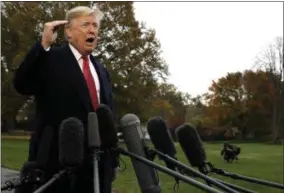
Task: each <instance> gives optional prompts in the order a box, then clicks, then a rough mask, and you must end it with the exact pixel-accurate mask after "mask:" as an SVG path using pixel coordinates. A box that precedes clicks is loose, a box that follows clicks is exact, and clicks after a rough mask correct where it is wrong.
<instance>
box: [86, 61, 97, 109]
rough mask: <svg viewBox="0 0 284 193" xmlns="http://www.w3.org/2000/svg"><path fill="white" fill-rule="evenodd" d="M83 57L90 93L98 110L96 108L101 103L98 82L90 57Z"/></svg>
mask: <svg viewBox="0 0 284 193" xmlns="http://www.w3.org/2000/svg"><path fill="white" fill-rule="evenodd" d="M82 59H83V74H84V77H85V80H86V83H87V86H88V89H89V94H90V97H91V100H92V104H93V107H94V109H95V110H96V108H97V107H98V105H99V102H98V95H97V89H96V84H95V81H94V78H93V76H92V73H91V70H90V66H89V60H88V57H87V56H82Z"/></svg>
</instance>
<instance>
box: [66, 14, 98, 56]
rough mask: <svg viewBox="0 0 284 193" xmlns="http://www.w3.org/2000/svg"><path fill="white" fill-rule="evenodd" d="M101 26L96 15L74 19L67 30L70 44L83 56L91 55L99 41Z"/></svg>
mask: <svg viewBox="0 0 284 193" xmlns="http://www.w3.org/2000/svg"><path fill="white" fill-rule="evenodd" d="M98 30H99V25H98V22H97V19H96V17H95V16H94V15H89V16H81V17H78V18H75V19H73V20H72V21H71V22H70V23H69V24H68V26H67V28H66V33H67V36H68V37H69V42H70V43H71V44H72V45H73V46H74V47H75V48H76V49H77V50H78V51H79V52H80V53H81V54H82V55H88V54H91V53H92V51H93V50H94V49H95V47H96V45H97V41H98Z"/></svg>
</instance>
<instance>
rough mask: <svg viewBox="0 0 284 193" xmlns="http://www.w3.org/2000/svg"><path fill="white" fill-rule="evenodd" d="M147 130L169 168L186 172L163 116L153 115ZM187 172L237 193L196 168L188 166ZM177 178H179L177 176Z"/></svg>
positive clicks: (157, 151)
mask: <svg viewBox="0 0 284 193" xmlns="http://www.w3.org/2000/svg"><path fill="white" fill-rule="evenodd" d="M147 131H148V133H149V136H150V139H151V141H152V143H153V145H154V150H152V151H154V153H156V154H157V155H158V156H159V157H160V158H161V159H163V160H164V161H165V163H166V165H167V167H168V168H170V169H172V170H175V171H177V172H180V173H182V174H185V173H184V172H185V170H184V166H185V165H184V164H182V163H181V162H179V161H178V159H177V158H176V156H175V154H176V149H175V146H174V143H173V140H172V137H171V135H170V132H169V130H168V128H167V125H166V122H165V121H164V120H163V119H162V118H161V117H153V118H151V119H150V120H149V121H148V123H147ZM187 173H189V174H190V175H189V176H192V175H193V176H199V177H200V178H202V179H205V180H206V181H207V182H210V183H212V184H214V185H216V186H217V187H219V188H220V189H223V190H225V191H226V192H233V193H236V191H235V190H233V189H231V188H229V187H227V186H225V185H224V184H221V183H220V182H218V181H216V180H214V179H212V178H210V177H208V176H205V175H203V174H201V173H199V172H197V171H196V170H194V169H192V168H189V167H187ZM176 180H177V178H176Z"/></svg>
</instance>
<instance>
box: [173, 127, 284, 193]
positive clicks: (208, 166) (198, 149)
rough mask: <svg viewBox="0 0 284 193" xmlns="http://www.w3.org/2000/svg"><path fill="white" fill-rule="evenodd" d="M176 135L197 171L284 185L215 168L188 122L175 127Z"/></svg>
mask: <svg viewBox="0 0 284 193" xmlns="http://www.w3.org/2000/svg"><path fill="white" fill-rule="evenodd" d="M176 136H177V138H178V141H179V143H180V145H181V147H182V150H183V151H184V153H185V155H186V157H187V159H188V160H189V162H190V164H191V165H192V166H193V167H197V168H198V169H199V171H200V172H201V173H203V174H208V173H210V172H213V173H215V174H219V175H222V176H226V177H231V178H232V179H238V180H244V181H247V182H251V183H255V184H259V185H265V186H269V187H272V188H279V189H284V185H283V184H280V183H276V182H271V181H267V180H262V179H256V178H252V177H248V176H244V175H239V174H232V173H230V172H227V171H225V170H222V169H219V168H215V167H214V166H213V164H212V163H210V162H209V161H207V160H206V153H205V149H204V146H203V143H202V141H201V138H200V136H199V134H198V132H197V131H196V129H195V128H194V127H193V126H192V125H190V124H184V125H182V126H180V127H179V128H177V129H176ZM223 184H224V183H223ZM232 187H233V186H232ZM237 188H241V187H237ZM242 191H243V192H245V191H246V192H249V190H247V189H246V190H244V189H243V190H242Z"/></svg>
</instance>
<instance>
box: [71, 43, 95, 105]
mask: <svg viewBox="0 0 284 193" xmlns="http://www.w3.org/2000/svg"><path fill="white" fill-rule="evenodd" d="M69 46H70V49H71V51H72V53H73V54H74V56H75V58H76V60H77V62H78V64H79V66H80V68H81V70H82V73H83V59H82V54H80V53H79V52H78V50H76V48H74V47H73V46H72V45H71V44H69ZM88 60H89V68H90V70H91V74H92V76H93V78H94V81H95V85H96V89H97V96H98V102H99V103H100V81H99V77H98V74H97V72H96V69H95V67H94V65H93V63H92V61H91V60H90V56H88Z"/></svg>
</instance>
